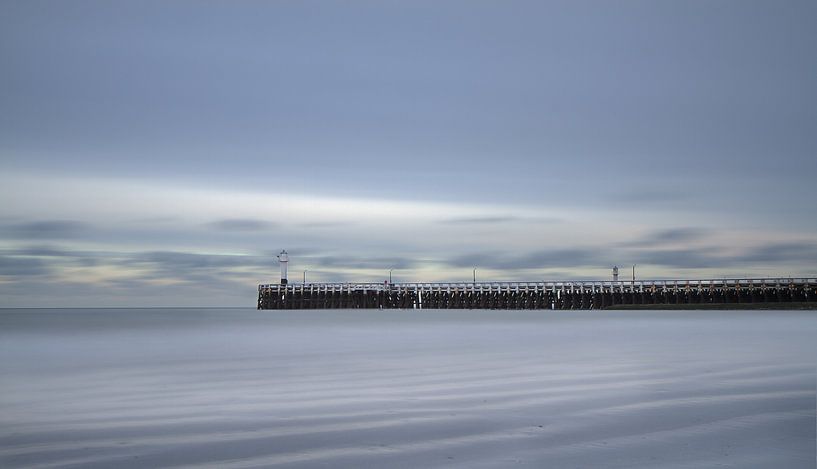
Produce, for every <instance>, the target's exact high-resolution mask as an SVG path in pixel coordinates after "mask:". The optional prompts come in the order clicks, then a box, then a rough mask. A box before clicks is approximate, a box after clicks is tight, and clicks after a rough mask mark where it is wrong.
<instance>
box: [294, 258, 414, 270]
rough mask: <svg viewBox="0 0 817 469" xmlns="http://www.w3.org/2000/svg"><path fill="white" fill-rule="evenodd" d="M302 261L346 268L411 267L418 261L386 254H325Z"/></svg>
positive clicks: (383, 268) (384, 268)
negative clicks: (367, 256)
mask: <svg viewBox="0 0 817 469" xmlns="http://www.w3.org/2000/svg"><path fill="white" fill-rule="evenodd" d="M307 259H308V261H307V260H305V261H304V262H302V263H309V264H310V265H316V266H321V267H324V268H326V267H337V268H341V269H343V268H346V269H381V270H388V269H410V268H412V267H414V266H415V265H416V263H417V261H416V260H415V259H413V258H408V257H400V256H384V257H369V258H366V257H356V258H351V257H338V256H323V257H313V258H307Z"/></svg>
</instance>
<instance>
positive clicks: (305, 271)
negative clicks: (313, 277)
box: [304, 269, 309, 284]
mask: <svg viewBox="0 0 817 469" xmlns="http://www.w3.org/2000/svg"><path fill="white" fill-rule="evenodd" d="M307 272H309V271H308V270H306V269H304V284H306V273H307Z"/></svg>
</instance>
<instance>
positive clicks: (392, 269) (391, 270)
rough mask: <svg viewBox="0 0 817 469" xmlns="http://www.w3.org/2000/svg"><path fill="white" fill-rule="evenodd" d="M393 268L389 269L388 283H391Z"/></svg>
mask: <svg viewBox="0 0 817 469" xmlns="http://www.w3.org/2000/svg"><path fill="white" fill-rule="evenodd" d="M392 270H394V269H389V285H391V271H392Z"/></svg>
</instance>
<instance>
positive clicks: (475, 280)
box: [474, 267, 477, 283]
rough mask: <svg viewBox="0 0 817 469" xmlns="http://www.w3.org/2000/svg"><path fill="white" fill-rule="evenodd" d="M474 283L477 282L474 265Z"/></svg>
mask: <svg viewBox="0 0 817 469" xmlns="http://www.w3.org/2000/svg"><path fill="white" fill-rule="evenodd" d="M474 283H477V268H476V267H474Z"/></svg>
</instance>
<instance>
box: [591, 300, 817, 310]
mask: <svg viewBox="0 0 817 469" xmlns="http://www.w3.org/2000/svg"><path fill="white" fill-rule="evenodd" d="M604 309H605V310H691V309H716V310H717V309H721V310H727V309H731V310H744V309H758V310H775V309H777V310H817V303H815V302H811V303H804V302H791V303H784V302H780V303H778V302H774V303H690V304H687V303H684V304H678V305H672V304H669V305H615V306H608V307H607V308H604Z"/></svg>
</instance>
